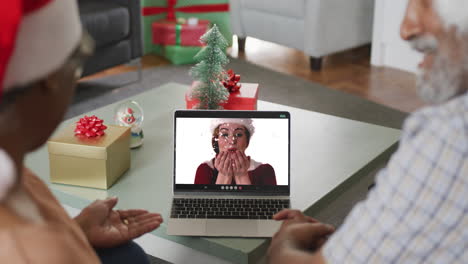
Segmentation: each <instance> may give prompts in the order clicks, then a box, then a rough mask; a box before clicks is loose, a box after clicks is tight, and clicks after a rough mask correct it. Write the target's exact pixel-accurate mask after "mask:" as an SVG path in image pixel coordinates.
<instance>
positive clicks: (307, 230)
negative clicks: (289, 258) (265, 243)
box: [268, 209, 335, 259]
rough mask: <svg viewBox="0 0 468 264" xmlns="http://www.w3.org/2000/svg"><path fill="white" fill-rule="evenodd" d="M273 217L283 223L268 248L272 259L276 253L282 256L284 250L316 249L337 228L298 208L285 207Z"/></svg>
mask: <svg viewBox="0 0 468 264" xmlns="http://www.w3.org/2000/svg"><path fill="white" fill-rule="evenodd" d="M273 219H275V220H283V224H282V225H281V228H280V230H279V231H278V232H277V233H276V234H275V235H274V236H273V239H272V241H271V245H270V248H269V250H268V255H269V256H270V258H271V259H274V258H275V255H278V256H280V255H281V254H282V253H283V250H286V251H288V250H289V251H293V250H299V251H305V252H307V251H309V252H310V251H312V252H313V251H316V250H318V249H320V247H322V245H323V244H324V243H325V242H326V240H327V239H328V236H329V235H330V234H332V233H333V232H334V230H335V229H334V228H333V227H332V226H330V225H326V224H322V223H319V222H318V221H317V220H315V219H313V218H312V217H309V216H306V215H304V214H303V213H301V212H300V211H298V210H290V209H285V210H283V211H281V212H279V213H277V214H276V215H274V216H273Z"/></svg>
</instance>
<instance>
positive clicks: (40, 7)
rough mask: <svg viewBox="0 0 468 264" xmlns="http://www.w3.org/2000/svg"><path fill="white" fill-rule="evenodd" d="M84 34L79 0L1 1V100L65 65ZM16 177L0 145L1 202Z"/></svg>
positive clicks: (11, 163)
mask: <svg viewBox="0 0 468 264" xmlns="http://www.w3.org/2000/svg"><path fill="white" fill-rule="evenodd" d="M81 34H82V28H81V22H80V18H79V15H78V6H77V3H76V0H0V103H1V100H2V95H3V94H4V93H5V92H8V91H10V90H12V89H14V88H15V87H18V86H21V85H24V84H27V83H30V82H33V81H36V80H39V79H41V78H43V77H45V76H47V75H48V74H50V73H52V72H54V71H55V70H57V69H58V68H59V67H60V66H61V65H63V63H64V62H65V60H66V59H67V58H68V57H69V56H70V55H71V53H72V52H73V50H74V49H75V48H76V46H77V44H78V43H79V41H80V39H81ZM15 178H16V177H15V169H14V166H13V161H12V159H11V158H10V157H9V156H8V154H7V153H6V152H5V151H3V150H1V148H0V201H1V200H2V199H3V198H4V196H5V195H6V194H7V193H8V190H9V188H10V187H11V186H12V185H13V184H14V182H15Z"/></svg>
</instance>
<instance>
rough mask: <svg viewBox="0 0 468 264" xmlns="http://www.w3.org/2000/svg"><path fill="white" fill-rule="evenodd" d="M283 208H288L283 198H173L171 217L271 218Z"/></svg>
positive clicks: (287, 203) (287, 202)
mask: <svg viewBox="0 0 468 264" xmlns="http://www.w3.org/2000/svg"><path fill="white" fill-rule="evenodd" d="M285 208H289V200H285V199H209V198H208V199H193V198H174V200H173V203H172V211H171V218H204V219H272V217H273V215H274V214H276V213H277V212H279V211H281V210H282V209H285Z"/></svg>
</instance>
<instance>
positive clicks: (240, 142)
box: [218, 123, 248, 153]
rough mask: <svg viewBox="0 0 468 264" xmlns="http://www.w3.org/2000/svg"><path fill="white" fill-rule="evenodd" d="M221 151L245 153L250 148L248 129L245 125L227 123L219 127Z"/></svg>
mask: <svg viewBox="0 0 468 264" xmlns="http://www.w3.org/2000/svg"><path fill="white" fill-rule="evenodd" d="M218 146H219V151H220V152H223V151H236V150H239V151H241V152H243V153H244V152H245V149H246V148H247V146H248V140H247V135H246V128H245V127H244V126H243V125H239V124H234V123H225V124H221V125H220V126H219V136H218Z"/></svg>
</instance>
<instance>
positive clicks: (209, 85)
mask: <svg viewBox="0 0 468 264" xmlns="http://www.w3.org/2000/svg"><path fill="white" fill-rule="evenodd" d="M200 40H201V41H202V42H203V43H205V44H206V46H205V47H203V49H202V50H200V52H198V53H197V55H195V59H196V60H197V61H198V63H197V64H196V65H195V66H193V67H192V69H191V71H190V73H191V75H192V76H193V77H194V79H195V81H196V84H195V87H194V89H193V91H192V97H194V98H196V99H198V100H199V102H200V103H199V104H198V105H197V106H196V108H198V109H220V108H221V106H220V105H219V104H220V103H222V102H224V101H226V100H227V99H228V97H229V91H228V90H227V89H226V88H225V87H224V86H223V84H222V82H221V80H224V79H225V78H226V71H225V70H224V66H225V65H226V64H227V63H228V62H229V60H228V58H227V56H226V54H225V50H226V48H227V46H228V43H227V41H226V39H225V38H224V37H223V35H221V33H220V32H219V29H218V27H217V26H216V25H213V27H212V28H211V29H210V30H209V31H208V32H206V33H205V34H204V35H203V36H202V37H201V38H200Z"/></svg>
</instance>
